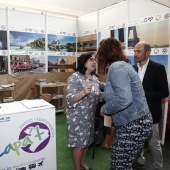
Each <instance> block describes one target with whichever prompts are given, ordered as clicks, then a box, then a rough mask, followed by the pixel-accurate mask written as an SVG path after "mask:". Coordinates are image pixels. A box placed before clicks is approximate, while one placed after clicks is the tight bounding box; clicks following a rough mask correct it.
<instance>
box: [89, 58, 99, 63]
mask: <svg viewBox="0 0 170 170" xmlns="http://www.w3.org/2000/svg"><path fill="white" fill-rule="evenodd" d="M89 60H90V61H92V62H97V60H96V59H95V58H89Z"/></svg>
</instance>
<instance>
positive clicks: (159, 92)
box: [133, 60, 169, 124]
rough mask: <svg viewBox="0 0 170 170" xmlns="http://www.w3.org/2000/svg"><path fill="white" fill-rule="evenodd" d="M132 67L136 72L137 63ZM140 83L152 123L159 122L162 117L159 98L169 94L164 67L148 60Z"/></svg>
mask: <svg viewBox="0 0 170 170" xmlns="http://www.w3.org/2000/svg"><path fill="white" fill-rule="evenodd" d="M133 67H134V69H135V70H136V71H137V72H138V67H137V65H134V66H133ZM142 84H143V88H144V91H145V96H146V99H147V103H148V106H149V109H150V112H151V114H152V118H153V124H156V123H159V122H160V120H161V118H162V105H161V99H162V98H165V97H168V96H169V90H168V80H167V74H166V70H165V67H164V66H163V65H162V64H159V63H156V62H154V61H152V60H149V63H148V66H147V68H146V72H145V75H144V78H143V82H142Z"/></svg>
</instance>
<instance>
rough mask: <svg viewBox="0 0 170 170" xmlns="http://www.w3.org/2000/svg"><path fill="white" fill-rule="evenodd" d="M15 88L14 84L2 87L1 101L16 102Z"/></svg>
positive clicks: (0, 86)
mask: <svg viewBox="0 0 170 170" xmlns="http://www.w3.org/2000/svg"><path fill="white" fill-rule="evenodd" d="M14 86H15V84H14V83H11V84H5V85H0V100H2V102H11V101H14ZM8 92H9V93H8Z"/></svg>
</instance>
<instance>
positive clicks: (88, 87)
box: [83, 84, 92, 95]
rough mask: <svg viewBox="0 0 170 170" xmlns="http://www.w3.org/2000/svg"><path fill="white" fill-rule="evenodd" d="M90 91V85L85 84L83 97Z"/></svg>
mask: <svg viewBox="0 0 170 170" xmlns="http://www.w3.org/2000/svg"><path fill="white" fill-rule="evenodd" d="M91 90H92V84H87V85H86V86H85V88H84V90H83V93H84V95H87V94H89V93H90V92H91Z"/></svg>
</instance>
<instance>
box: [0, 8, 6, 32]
mask: <svg viewBox="0 0 170 170" xmlns="http://www.w3.org/2000/svg"><path fill="white" fill-rule="evenodd" d="M0 18H1V21H0V26H1V25H4V26H6V25H7V23H6V21H7V18H6V9H0ZM1 29H2V28H0V30H1Z"/></svg>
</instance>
